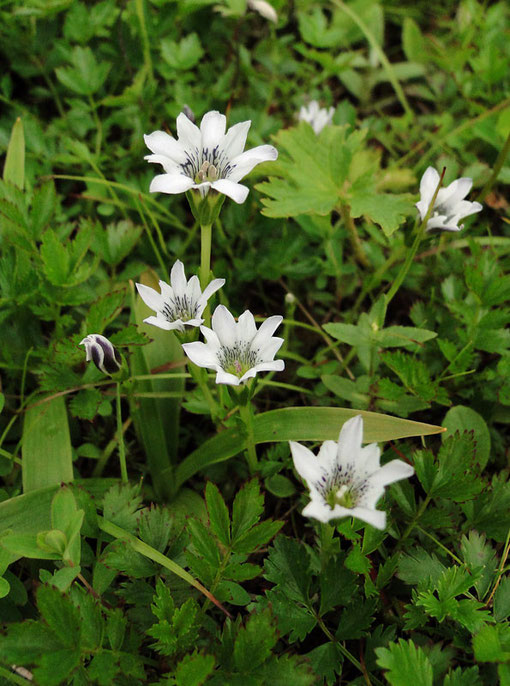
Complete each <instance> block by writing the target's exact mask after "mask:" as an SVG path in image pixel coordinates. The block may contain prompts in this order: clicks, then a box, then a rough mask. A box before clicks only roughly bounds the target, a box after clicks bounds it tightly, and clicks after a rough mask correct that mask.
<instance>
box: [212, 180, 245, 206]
mask: <svg viewBox="0 0 510 686" xmlns="http://www.w3.org/2000/svg"><path fill="white" fill-rule="evenodd" d="M210 185H211V186H212V187H213V188H214V190H215V191H218V193H223V195H226V196H228V197H229V198H231V199H232V200H233V201H234V202H236V203H237V204H238V205H242V204H243V202H244V201H245V200H246V198H247V197H248V193H249V192H250V189H249V188H248V187H247V186H243V185H242V184H241V183H235V182H234V181H232V179H230V178H229V179H218V180H217V181H213V182H212V183H211V184H210Z"/></svg>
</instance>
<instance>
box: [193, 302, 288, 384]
mask: <svg viewBox="0 0 510 686" xmlns="http://www.w3.org/2000/svg"><path fill="white" fill-rule="evenodd" d="M282 319H283V317H280V316H278V315H275V316H273V317H269V318H268V319H266V321H265V322H262V324H261V325H260V328H259V329H258V331H257V327H256V325H255V319H254V317H253V315H252V313H251V312H250V311H249V310H246V312H243V314H242V315H241V316H240V317H239V320H238V321H237V322H236V320H235V319H234V317H233V316H232V314H231V313H230V312H229V311H228V310H227V308H226V307H225V306H224V305H218V307H217V308H216V309H215V311H214V314H213V316H212V329H209V328H208V327H207V326H201V327H200V331H201V332H202V333H203V334H204V336H205V339H206V341H207V343H201V342H199V341H196V342H194V343H184V344H183V346H182V347H183V348H184V352H185V353H186V355H187V356H188V357H189V359H190V360H191V361H192V362H194V363H195V364H196V365H198V366H199V367H206V369H214V370H215V371H216V383H225V384H229V385H231V386H239V384H241V383H243V381H247V380H248V379H251V378H252V377H254V376H255V375H256V374H257V372H267V371H275V372H281V371H282V370H283V368H284V367H285V363H284V361H283V360H275V359H274V356H275V355H276V353H277V352H278V350H279V349H280V347H281V345H282V343H283V338H277V337H276V336H273V333H274V332H275V331H276V329H277V327H278V326H279V325H280V323H281V321H282Z"/></svg>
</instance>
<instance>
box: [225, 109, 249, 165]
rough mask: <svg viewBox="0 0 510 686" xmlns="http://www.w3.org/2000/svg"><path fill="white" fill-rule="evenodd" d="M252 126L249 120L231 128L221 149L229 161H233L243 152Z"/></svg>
mask: <svg viewBox="0 0 510 686" xmlns="http://www.w3.org/2000/svg"><path fill="white" fill-rule="evenodd" d="M250 126H251V121H250V120H249V119H248V121H241V122H239V124H234V126H231V127H230V128H229V130H228V131H227V133H226V135H225V138H224V139H223V141H222V143H221V149H222V151H223V153H224V154H225V157H226V159H227V160H232V159H233V158H234V157H237V155H240V154H241V153H242V152H243V150H244V146H245V145H246V138H247V137H248V131H249V130H250Z"/></svg>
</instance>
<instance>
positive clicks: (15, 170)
mask: <svg viewBox="0 0 510 686" xmlns="http://www.w3.org/2000/svg"><path fill="white" fill-rule="evenodd" d="M4 181H7V182H8V183H12V184H14V185H15V186H17V187H18V188H21V190H23V186H24V184H25V134H24V133H23V122H22V121H21V119H20V117H18V118H17V119H16V121H15V123H14V126H13V127H12V133H11V138H10V140H9V145H8V146H7V155H6V157H5V164H4Z"/></svg>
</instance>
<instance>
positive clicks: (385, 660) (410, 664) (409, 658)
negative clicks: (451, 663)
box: [375, 639, 433, 686]
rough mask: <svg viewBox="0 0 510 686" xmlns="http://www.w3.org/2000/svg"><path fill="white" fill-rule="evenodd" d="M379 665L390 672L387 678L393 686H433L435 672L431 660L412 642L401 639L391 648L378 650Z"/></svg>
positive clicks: (387, 673) (391, 644)
mask: <svg viewBox="0 0 510 686" xmlns="http://www.w3.org/2000/svg"><path fill="white" fill-rule="evenodd" d="M375 652H376V654H377V664H378V665H379V666H380V667H382V668H383V669H387V670H388V671H387V672H386V673H385V677H386V679H387V680H388V682H389V683H390V684H391V686H409V684H420V686H432V681H433V672H432V665H431V663H430V660H429V659H428V657H427V656H426V655H425V653H424V652H423V650H422V649H421V648H417V647H416V646H415V644H414V643H413V642H412V641H404V640H402V639H400V641H399V642H398V643H390V646H389V648H376V650H375Z"/></svg>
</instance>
